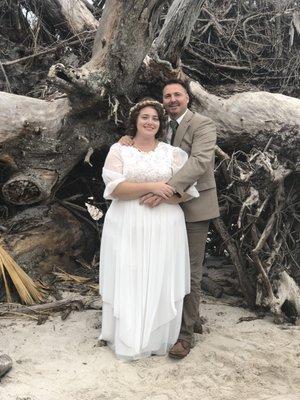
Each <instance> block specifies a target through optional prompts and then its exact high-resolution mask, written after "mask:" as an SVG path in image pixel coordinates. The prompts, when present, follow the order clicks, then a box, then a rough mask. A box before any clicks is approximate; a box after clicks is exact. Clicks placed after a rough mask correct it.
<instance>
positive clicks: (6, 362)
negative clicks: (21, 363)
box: [0, 354, 13, 378]
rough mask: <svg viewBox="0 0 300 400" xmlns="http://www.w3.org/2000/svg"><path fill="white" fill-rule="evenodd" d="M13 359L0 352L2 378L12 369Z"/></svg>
mask: <svg viewBox="0 0 300 400" xmlns="http://www.w3.org/2000/svg"><path fill="white" fill-rule="evenodd" d="M12 365H13V361H12V359H11V358H10V357H9V356H8V355H7V354H0V378H1V377H2V376H4V375H5V374H6V373H7V372H8V371H10V370H11V369H12Z"/></svg>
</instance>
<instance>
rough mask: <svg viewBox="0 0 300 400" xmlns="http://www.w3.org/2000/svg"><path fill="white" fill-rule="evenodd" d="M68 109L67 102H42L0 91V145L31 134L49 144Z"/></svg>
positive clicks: (63, 100) (61, 124)
mask: <svg viewBox="0 0 300 400" xmlns="http://www.w3.org/2000/svg"><path fill="white" fill-rule="evenodd" d="M70 110H71V108H70V105H69V101H68V100H67V99H66V98H64V99H57V100H55V101H44V100H39V99H34V98H31V97H26V96H18V95H15V94H10V93H5V92H0V145H3V144H5V143H9V142H12V141H16V140H17V139H19V138H23V137H24V136H28V135H32V136H33V137H34V138H35V140H41V138H44V139H45V140H49V141H51V140H52V141H53V139H55V137H56V136H55V135H56V134H57V133H58V132H59V130H60V129H61V128H62V126H63V123H64V119H65V118H66V117H67V115H68V113H69V112H70Z"/></svg>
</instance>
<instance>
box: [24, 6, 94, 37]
mask: <svg viewBox="0 0 300 400" xmlns="http://www.w3.org/2000/svg"><path fill="white" fill-rule="evenodd" d="M29 5H30V6H31V10H32V11H33V12H34V13H35V15H36V16H39V17H40V18H42V19H43V21H44V23H46V25H47V27H52V29H53V27H54V28H55V29H57V30H58V31H60V32H62V33H71V34H73V35H76V34H78V33H81V32H83V31H86V30H93V29H97V27H98V25H99V22H98V21H97V20H96V18H95V17H94V16H93V14H92V13H91V11H90V10H89V9H88V8H87V7H86V5H85V2H84V1H82V0H75V1H74V0H43V2H42V6H40V5H38V6H37V3H36V2H35V1H34V0H30V1H29V4H26V5H25V6H27V7H28V6H29ZM50 29H51V28H50Z"/></svg>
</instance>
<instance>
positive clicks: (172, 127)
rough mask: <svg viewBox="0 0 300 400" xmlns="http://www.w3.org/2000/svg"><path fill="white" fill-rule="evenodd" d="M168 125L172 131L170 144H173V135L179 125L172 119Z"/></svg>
mask: <svg viewBox="0 0 300 400" xmlns="http://www.w3.org/2000/svg"><path fill="white" fill-rule="evenodd" d="M169 125H170V127H171V129H172V136H171V141H170V143H171V144H173V142H174V138H175V134H176V130H177V128H178V125H179V124H178V122H177V121H175V120H174V119H171V121H170V122H169Z"/></svg>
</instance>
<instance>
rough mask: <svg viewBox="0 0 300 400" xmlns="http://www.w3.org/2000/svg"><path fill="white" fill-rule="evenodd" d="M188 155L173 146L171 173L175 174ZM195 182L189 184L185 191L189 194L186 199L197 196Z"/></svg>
mask: <svg viewBox="0 0 300 400" xmlns="http://www.w3.org/2000/svg"><path fill="white" fill-rule="evenodd" d="M188 158H189V156H188V155H187V153H186V152H185V151H184V150H182V149H181V148H180V147H174V148H173V158H172V175H175V174H176V173H177V172H178V171H179V170H180V169H181V168H182V167H183V166H184V164H185V163H186V162H187V160H188ZM196 183H197V182H195V183H194V184H193V185H191V186H190V187H189V188H188V189H187V190H186V191H185V193H186V194H188V195H189V197H188V198H187V199H186V200H190V199H191V198H192V197H199V192H198V190H197V189H196V186H195V185H196Z"/></svg>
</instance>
